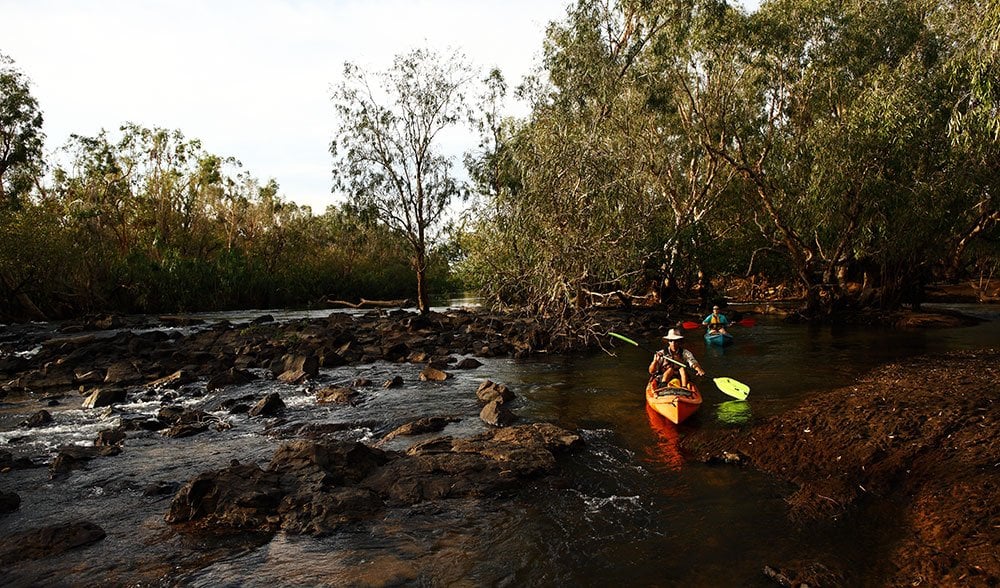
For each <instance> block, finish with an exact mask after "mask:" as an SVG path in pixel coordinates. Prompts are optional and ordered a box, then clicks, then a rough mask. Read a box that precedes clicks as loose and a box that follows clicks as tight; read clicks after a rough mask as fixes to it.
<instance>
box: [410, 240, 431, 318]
mask: <svg viewBox="0 0 1000 588" xmlns="http://www.w3.org/2000/svg"><path fill="white" fill-rule="evenodd" d="M413 265H414V269H415V270H416V272H417V308H418V309H419V310H420V314H427V313H428V312H430V310H431V302H430V294H429V293H428V291H427V256H426V254H425V253H424V252H423V251H418V252H417V257H416V263H414V264H413Z"/></svg>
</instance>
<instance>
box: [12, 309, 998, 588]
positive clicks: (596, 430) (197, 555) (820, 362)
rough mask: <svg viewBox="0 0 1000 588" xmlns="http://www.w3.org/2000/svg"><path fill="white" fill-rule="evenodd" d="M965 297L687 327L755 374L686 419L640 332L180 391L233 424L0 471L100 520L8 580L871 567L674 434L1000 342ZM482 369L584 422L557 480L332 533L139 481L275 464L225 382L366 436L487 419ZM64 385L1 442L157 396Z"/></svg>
mask: <svg viewBox="0 0 1000 588" xmlns="http://www.w3.org/2000/svg"><path fill="white" fill-rule="evenodd" d="M974 311H975V312H977V313H979V314H980V315H982V316H984V318H988V319H990V320H993V321H994V322H993V323H992V324H990V323H987V324H984V325H980V326H975V327H969V328H961V329H937V330H906V331H904V330H893V329H887V328H879V329H872V328H861V327H842V326H841V327H831V326H818V327H813V326H804V325H788V324H785V323H783V322H780V321H777V320H768V319H766V318H762V319H761V320H759V321H758V323H757V325H756V326H754V327H745V328H738V329H734V334H735V335H736V342H735V343H734V344H733V345H732V346H731V347H727V348H725V349H723V348H718V347H706V346H705V345H704V342H703V341H702V340H701V339H700V338H696V337H692V338H691V342H690V344H689V345H688V347H689V348H690V349H691V350H692V351H693V352H694V353H695V355H696V356H697V357H698V358H699V359H700V360H701V363H702V365H703V366H704V367H705V369H706V371H707V372H708V373H709V374H712V375H713V376H728V377H731V378H734V379H737V380H739V381H741V382H744V383H746V384H748V385H749V386H750V388H751V392H750V396H749V398H748V400H747V401H746V402H739V401H734V400H732V399H731V398H730V397H728V396H726V395H724V394H723V393H721V392H719V391H718V390H717V389H716V388H715V387H714V386H712V385H711V384H707V385H703V386H702V390H703V394H704V403H703V405H702V407H701V409H700V410H699V411H698V412H697V413H695V415H694V416H692V417H691V418H690V419H688V420H687V421H685V422H684V423H683V424H682V425H681V426H675V425H673V424H672V423H670V422H668V421H667V420H666V419H663V418H662V417H660V416H659V415H657V414H655V413H651V411H648V410H647V409H646V407H645V401H644V390H645V384H646V378H647V375H646V373H645V368H646V366H647V365H648V362H649V357H648V355H647V354H646V353H645V352H642V351H641V350H638V349H636V348H635V347H631V346H624V347H618V348H616V350H615V355H613V356H611V355H607V354H603V353H593V354H581V355H577V356H573V357H541V358H532V359H528V360H513V359H496V358H495V359H485V360H484V361H483V363H484V365H483V366H482V367H480V368H478V369H476V370H463V371H455V373H454V374H453V375H454V377H453V378H450V379H449V380H448V381H446V382H443V383H433V382H420V381H418V380H417V378H416V375H417V373H418V371H419V367H420V366H412V365H409V364H384V363H378V364H371V365H363V366H350V367H346V366H345V367H338V368H334V369H325V370H322V371H321V374H320V380H322V381H326V382H335V381H349V380H350V379H353V377H354V376H355V375H356V374H361V375H364V376H366V377H369V378H371V379H373V380H375V381H381V380H383V379H387V378H389V377H391V376H392V375H396V374H399V375H402V377H403V378H404V381H406V384H405V385H404V386H403V387H402V388H398V389H390V390H384V389H367V390H362V393H361V396H360V400H359V402H358V403H357V404H356V405H317V404H316V403H315V401H314V398H313V396H312V394H311V393H310V391H309V389H308V388H307V387H305V386H292V385H286V384H281V383H279V382H276V381H273V380H258V381H256V382H253V383H251V384H247V385H245V386H236V387H232V388H230V389H226V390H224V391H222V392H221V393H218V394H215V393H213V394H212V395H209V396H207V397H204V398H190V399H186V400H185V402H188V403H190V404H189V405H190V406H192V407H194V408H202V409H203V410H206V411H208V412H210V413H212V414H214V415H216V416H218V417H219V418H220V419H222V420H225V421H227V423H228V424H230V425H232V428H231V429H228V430H224V431H217V430H210V431H209V432H207V433H204V434H202V435H199V436H195V437H191V438H183V439H163V438H160V437H159V436H158V435H157V434H155V433H134V434H133V433H130V434H129V438H128V439H127V440H126V443H125V450H124V452H123V453H122V454H121V455H119V456H115V457H111V458H104V459H99V460H95V461H94V462H92V463H90V464H88V466H87V467H86V468H85V469H83V470H79V471H75V472H73V473H72V474H70V475H69V476H67V477H66V478H65V479H62V480H59V481H52V480H49V479H48V473H47V471H45V470H44V469H35V470H27V471H13V472H8V473H6V474H2V475H0V491H4V492H18V494H20V495H21V497H22V500H23V502H22V506H21V508H20V509H19V510H18V511H16V512H15V513H12V514H9V515H5V516H4V519H3V522H4V525H5V530H7V531H10V532H15V531H19V530H24V529H29V528H37V527H39V526H42V525H45V524H56V523H59V522H64V521H67V520H91V521H94V522H96V523H98V524H99V525H101V526H102V527H103V528H104V529H105V530H106V531H107V532H108V537H107V538H106V539H104V540H103V541H101V542H100V543H98V544H96V545H93V546H91V547H88V548H86V549H82V550H77V551H73V552H69V553H67V554H65V555H62V556H59V557H57V558H51V559H43V560H37V561H31V562H24V563H22V564H18V567H17V571H16V575H14V576H10V575H8V576H6V577H5V583H8V584H12V585H19V584H20V585H38V584H52V583H56V584H58V583H66V584H78V585H97V584H102V583H108V582H110V583H120V584H128V583H137V582H148V583H155V584H166V585H193V586H220V585H223V586H225V585H229V586H269V587H274V586H297V585H331V586H341V585H385V584H405V585H414V584H416V585H475V586H481V585H517V586H521V585H528V586H549V585H563V584H565V585H578V584H585V585H604V584H609V585H642V586H648V585H686V586H687V585H691V586H733V585H740V586H751V587H752V586H766V585H768V584H767V583H766V582H765V580H764V579H763V578H762V576H761V574H760V570H761V567H762V565H764V564H780V563H782V562H784V561H786V560H787V558H788V557H798V556H800V555H801V553H802V549H803V545H808V546H813V547H814V548H815V550H817V552H818V553H820V554H834V555H833V556H832V557H835V558H837V560H838V561H842V562H859V565H858V567H859V569H863V568H864V565H863V564H864V563H866V562H870V559H871V558H872V557H873V555H872V553H876V554H877V553H878V551H877V550H876V549H875V547H878V546H874V547H873V546H871V545H863V546H859V545H857V544H855V543H853V542H852V541H851V540H850V536H851V533H850V532H847V531H843V532H840V533H836V534H830V533H825V534H824V533H816V532H815V530H814V529H801V528H797V527H795V526H794V525H792V524H790V523H789V522H788V521H787V518H786V514H785V513H786V508H785V504H784V501H783V500H782V496H785V495H787V492H788V489H787V488H784V487H781V486H780V485H778V484H776V483H775V482H774V481H772V480H770V479H768V478H767V477H765V476H762V475H758V474H756V473H754V472H753V471H752V470H749V469H743V468H731V467H712V466H707V465H703V464H699V463H692V462H689V461H686V460H685V459H684V455H683V454H682V452H681V451H680V449H679V444H680V441H681V440H682V438H683V437H684V436H685V435H686V434H689V433H690V432H691V431H694V430H700V431H702V432H708V433H711V432H712V431H714V430H721V429H725V428H731V427H741V426H746V424H747V423H749V422H751V421H752V420H753V419H756V418H766V417H768V416H772V415H775V414H779V413H781V412H783V411H785V410H788V409H789V408H790V407H793V406H795V405H797V404H798V403H799V402H801V401H802V399H803V398H805V397H806V395H808V394H811V393H815V392H828V391H831V390H833V389H835V388H837V387H840V386H845V385H848V384H849V383H850V382H852V381H854V380H855V379H856V378H857V377H858V376H859V375H861V374H863V373H865V372H866V371H868V370H870V369H872V368H873V367H875V366H877V365H879V364H881V363H884V362H887V361H893V360H897V359H900V358H904V357H906V356H908V355H912V354H915V353H927V352H934V353H937V352H944V351H948V350H953V349H970V348H979V347H984V346H998V345H1000V330H998V329H996V323H995V320H996V318H997V316H998V309H997V307H975V308H974ZM325 312H326V314H328V311H325ZM323 316H325V314H324V315H323ZM218 318H220V319H221V318H225V319H227V320H234V319H233V318H232V317H226V316H220V317H218ZM243 318H244V319H252V318H255V317H253V316H250V315H249V314H247V315H246V316H244V317H243ZM641 343H643V344H648V346H653V345H654V344H655V343H656V342H646V341H643V342H641ZM487 378H488V379H491V380H493V381H495V382H500V383H503V384H506V385H507V386H509V387H510V388H511V389H512V390H513V391H514V392H515V393H516V394H517V395H518V396H517V398H516V399H515V400H514V401H513V402H512V404H511V408H512V410H513V411H514V412H515V413H516V414H517V415H518V416H519V417H520V418H521V419H522V422H533V421H549V422H554V423H556V424H558V425H560V426H563V427H566V428H568V429H572V430H574V431H578V432H579V433H580V434H581V436H582V437H583V438H584V440H585V441H586V447H585V448H584V449H583V450H582V451H580V452H578V453H575V454H572V455H570V456H568V457H567V458H566V460H565V465H564V467H563V468H562V471H561V472H560V475H559V476H558V479H557V480H548V479H542V480H537V481H533V482H531V483H528V484H526V485H525V487H524V488H523V489H522V491H521V492H520V493H518V494H517V495H516V496H513V497H481V498H479V499H475V500H456V501H443V502H440V503H428V504H424V505H418V506H416V507H411V508H387V509H386V510H385V512H384V513H383V515H381V516H380V517H378V518H377V519H375V520H372V521H368V522H366V523H359V524H355V525H352V526H348V527H345V528H344V529H342V531H340V532H338V533H335V534H333V535H331V536H327V537H319V538H313V537H288V536H283V535H279V536H276V537H274V538H267V537H265V538H259V537H256V538H245V537H244V538H243V539H241V540H233V541H228V542H227V541H223V540H220V541H214V542H212V541H210V542H206V541H202V540H193V539H192V538H191V537H189V536H188V535H186V534H184V533H179V532H177V531H176V530H175V529H172V528H170V527H168V526H167V525H166V524H165V523H164V522H163V518H162V515H163V513H164V512H165V511H166V508H167V505H168V504H169V496H146V495H144V494H143V492H142V490H143V488H145V487H147V486H148V485H150V484H153V483H157V482H161V483H167V484H171V483H172V484H180V483H183V482H185V481H187V480H189V479H190V478H191V477H193V476H194V475H196V474H197V473H199V472H201V471H205V470H209V469H217V468H220V467H224V466H225V465H227V464H228V463H229V461H230V460H231V459H233V458H234V457H236V458H239V459H240V460H241V461H243V462H254V463H258V464H260V465H262V466H264V465H266V464H267V462H268V461H269V459H270V456H271V455H272V454H273V451H274V449H275V448H276V447H277V445H278V443H280V440H278V439H275V438H272V437H270V436H268V435H266V434H265V426H266V425H267V424H269V423H272V421H271V420H268V419H253V418H250V417H248V416H247V415H231V414H229V413H228V412H226V411H224V410H221V408H220V407H221V403H222V400H224V399H227V398H240V397H241V396H243V395H247V394H250V395H253V396H260V395H262V394H265V393H267V392H272V391H273V392H278V393H279V394H280V395H281V396H282V398H283V399H284V400H285V402H286V404H287V406H288V408H287V409H286V413H285V415H284V416H283V418H284V419H285V421H286V424H285V425H283V426H282V427H281V429H282V430H295V429H297V428H298V427H301V426H304V425H330V424H345V425H348V426H345V427H344V428H343V430H342V433H339V434H341V435H343V436H344V437H345V438H348V439H358V440H363V441H366V442H370V441H372V440H374V439H377V438H379V437H380V436H381V435H384V434H385V433H386V432H388V431H389V430H391V429H393V428H395V427H396V426H398V425H400V424H402V423H404V422H407V421H409V420H413V419H415V418H418V417H421V416H441V415H443V416H453V417H456V418H457V419H458V420H457V421H456V422H454V423H452V424H451V425H449V426H448V428H447V429H446V430H445V431H444V434H448V435H455V436H468V435H473V434H476V433H478V432H480V431H483V430H484V429H485V425H483V424H482V422H481V421H480V420H479V418H478V414H479V410H480V405H479V403H478V401H477V400H476V397H475V390H476V388H477V387H478V385H479V383H480V382H482V381H483V380H484V379H487ZM63 402H64V405H63V406H62V408H60V407H51V408H50V409H51V410H52V412H53V414H54V417H55V419H56V421H55V422H54V423H53V424H52V425H51V426H48V427H42V428H38V429H30V430H27V429H21V428H19V427H18V426H17V424H18V423H19V422H21V421H22V420H24V419H25V418H27V417H28V416H30V413H31V411H33V410H37V408H38V407H37V406H31V407H27V406H21V405H15V404H12V403H8V404H7V405H5V406H3V407H2V410H0V442H3V443H4V444H3V445H2V446H0V447H2V448H3V449H4V450H13V451H15V452H17V451H25V452H27V453H29V454H32V452H33V454H34V455H39V454H40V453H44V452H48V451H51V450H52V448H54V447H56V446H58V445H60V444H63V443H85V442H87V440H88V439H92V438H93V436H94V435H95V432H96V431H97V430H99V429H102V428H111V427H112V426H114V425H115V424H116V422H117V421H118V420H119V419H121V418H125V417H130V418H131V417H136V416H140V415H147V416H148V415H152V414H155V412H156V410H158V408H159V405H158V403H156V402H136V403H133V404H130V405H122V406H119V407H116V409H115V410H114V411H82V410H80V409H79V400H78V399H75V398H69V397H67V398H66V399H64V400H63ZM421 439H422V438H420V437H418V438H413V439H405V438H397V439H395V440H394V441H393V443H392V445H391V446H390V447H388V448H389V449H405V447H406V445H407V444H408V443H410V442H414V441H419V440H421ZM678 546H687V547H689V549H686V550H685V552H684V557H683V558H665V557H664V554H665V553H672V552H674V551H676V549H677V547H678ZM692 547H693V548H692ZM129 570H134V571H129Z"/></svg>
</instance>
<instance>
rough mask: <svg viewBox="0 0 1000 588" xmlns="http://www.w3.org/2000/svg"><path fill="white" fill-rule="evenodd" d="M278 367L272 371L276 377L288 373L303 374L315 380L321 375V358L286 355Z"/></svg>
mask: <svg viewBox="0 0 1000 588" xmlns="http://www.w3.org/2000/svg"><path fill="white" fill-rule="evenodd" d="M278 366H280V367H278V369H272V371H273V372H274V375H276V376H277V375H278V374H284V373H287V372H302V373H304V374H305V375H306V376H308V377H311V378H315V377H316V375H317V374H319V358H318V357H316V356H315V355H285V356H284V357H283V358H281V361H280V362H279V363H278Z"/></svg>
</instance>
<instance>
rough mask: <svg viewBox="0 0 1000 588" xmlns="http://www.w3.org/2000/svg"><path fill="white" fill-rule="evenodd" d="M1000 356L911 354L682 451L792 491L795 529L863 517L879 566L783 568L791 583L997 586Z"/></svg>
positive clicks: (815, 557) (803, 561)
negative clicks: (774, 480) (754, 472)
mask: <svg viewBox="0 0 1000 588" xmlns="http://www.w3.org/2000/svg"><path fill="white" fill-rule="evenodd" d="M998 428H1000V350H997V349H988V350H981V351H967V352H956V353H951V354H947V355H944V356H940V357H927V356H924V357H919V358H915V359H912V360H908V361H904V362H900V363H895V364H891V365H887V366H885V367H883V368H880V369H878V370H875V371H873V372H871V373H870V374H868V375H867V376H865V377H863V378H861V379H860V380H859V381H858V382H857V383H856V384H855V385H852V386H848V387H845V388H841V389H838V390H833V391H830V392H824V393H822V394H817V395H813V396H810V397H808V398H807V399H806V400H805V401H804V402H802V404H801V405H800V406H799V407H798V408H796V409H794V410H792V411H790V412H787V413H785V414H782V415H780V416H778V417H775V418H771V419H768V420H766V421H763V422H759V423H756V424H754V425H753V426H752V427H750V428H749V429H747V430H734V431H729V432H726V433H723V434H714V435H712V436H706V435H698V434H697V433H696V434H694V435H692V436H691V437H689V438H687V439H685V448H686V449H688V450H690V451H692V452H693V453H694V454H695V455H696V456H697V458H698V459H699V460H701V461H705V462H724V463H736V464H742V465H748V466H751V467H754V468H757V469H759V470H761V471H764V472H767V473H769V474H772V475H774V476H776V477H778V478H780V479H782V480H785V481H787V482H789V483H791V484H792V486H793V488H794V490H793V491H792V492H791V494H790V495H788V496H787V497H786V502H787V504H788V516H789V517H791V518H792V519H793V520H794V521H797V522H799V523H800V524H802V525H813V524H816V525H817V526H822V525H823V524H832V525H833V526H836V525H837V521H839V520H848V519H849V520H851V521H852V522H853V523H857V521H862V523H861V526H862V527H865V526H866V525H865V522H867V523H868V524H867V528H866V534H867V533H871V534H874V535H877V536H879V538H878V539H877V540H875V541H873V543H874V544H880V545H890V546H891V548H890V549H889V550H888V551H887V552H886V553H884V554H879V555H878V557H875V558H873V559H876V560H879V561H881V562H882V565H883V569H881V570H877V571H876V570H852V569H843V568H842V566H843V563H842V562H839V561H838V560H837V558H836V554H823V553H812V552H811V550H810V549H809V548H808V547H804V548H803V551H804V553H802V554H801V555H802V557H801V558H799V559H796V560H795V561H794V562H786V565H785V566H784V569H783V570H781V573H780V577H781V578H783V581H785V580H787V581H788V582H790V585H796V586H798V585H799V583H802V582H804V583H807V584H809V585H830V584H834V585H837V584H841V583H843V584H844V585H857V584H858V583H871V582H872V581H873V577H875V578H877V577H881V578H882V579H883V581H878V582H876V583H878V584H882V585H888V586H902V585H907V586H920V585H923V586H996V585H997V584H998V583H1000V501H998V500H997V497H998V496H1000V436H998V435H997V430H998Z"/></svg>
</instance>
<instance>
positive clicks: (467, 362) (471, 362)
mask: <svg viewBox="0 0 1000 588" xmlns="http://www.w3.org/2000/svg"><path fill="white" fill-rule="evenodd" d="M481 365H483V362H481V361H479V360H478V359H476V358H474V357H466V358H465V359H463V360H461V361H459V362H458V363H457V364H455V368H456V369H460V370H472V369H476V368H477V367H479V366H481Z"/></svg>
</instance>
